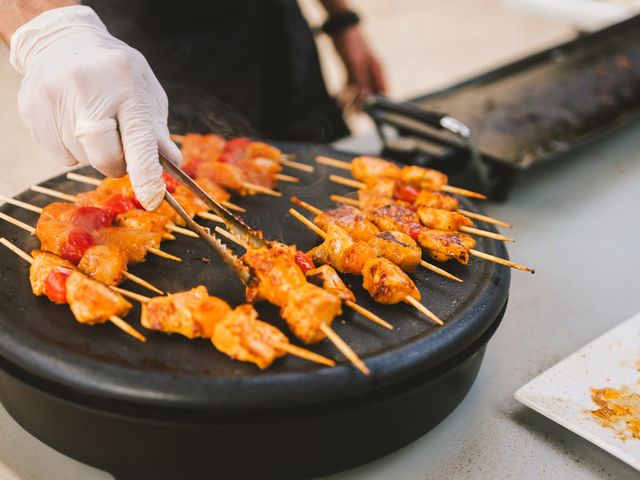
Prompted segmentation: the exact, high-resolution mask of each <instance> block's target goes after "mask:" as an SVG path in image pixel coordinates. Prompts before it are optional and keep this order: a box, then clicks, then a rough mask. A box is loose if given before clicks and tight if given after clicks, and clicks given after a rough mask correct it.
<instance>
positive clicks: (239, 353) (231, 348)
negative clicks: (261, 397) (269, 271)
mask: <svg viewBox="0 0 640 480" xmlns="http://www.w3.org/2000/svg"><path fill="white" fill-rule="evenodd" d="M211 342H212V343H213V345H214V346H215V347H216V348H217V349H218V350H220V351H221V352H222V353H225V354H227V355H228V356H229V357H231V358H233V359H234V360H241V361H244V362H251V363H255V364H256V365H257V366H258V367H260V368H261V369H265V368H267V367H268V366H269V365H271V364H272V363H273V362H274V361H275V360H276V359H278V358H279V357H282V356H283V355H284V354H285V351H284V350H282V349H281V348H279V346H280V345H283V344H287V343H289V340H288V339H287V337H285V336H284V334H283V333H282V332H281V331H280V330H278V329H277V328H275V327H274V326H272V325H269V324H268V323H265V322H262V321H260V320H258V313H257V312H256V311H255V309H254V308H253V307H252V306H251V305H240V306H238V307H237V308H235V309H234V310H231V311H230V312H229V313H227V314H226V315H225V317H224V319H222V320H221V321H219V322H218V323H216V325H215V327H214V329H213V336H212V337H211Z"/></svg>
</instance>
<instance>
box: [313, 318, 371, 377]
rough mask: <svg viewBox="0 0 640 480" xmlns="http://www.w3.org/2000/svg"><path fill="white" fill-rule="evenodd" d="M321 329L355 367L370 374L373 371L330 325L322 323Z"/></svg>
mask: <svg viewBox="0 0 640 480" xmlns="http://www.w3.org/2000/svg"><path fill="white" fill-rule="evenodd" d="M320 330H322V333H324V334H325V335H326V336H327V338H328V339H329V340H331V342H332V343H333V344H334V345H335V346H336V348H337V349H338V350H340V353H342V354H343V355H344V356H345V357H347V359H348V360H349V361H350V362H351V363H353V364H354V365H355V367H356V368H357V369H358V370H360V371H361V372H362V373H364V374H365V375H369V374H370V373H371V372H370V371H369V368H368V367H367V366H366V365H365V364H364V362H363V361H362V360H360V357H359V356H358V355H357V354H356V352H354V351H353V350H352V349H351V347H350V346H349V345H347V344H346V342H345V341H344V340H342V338H340V336H339V335H338V334H337V333H336V332H334V331H333V330H332V329H331V327H330V326H328V325H326V324H324V323H323V324H322V325H320Z"/></svg>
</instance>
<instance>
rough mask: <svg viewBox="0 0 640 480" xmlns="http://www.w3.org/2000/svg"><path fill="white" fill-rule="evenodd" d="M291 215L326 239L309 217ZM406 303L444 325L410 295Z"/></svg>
mask: <svg viewBox="0 0 640 480" xmlns="http://www.w3.org/2000/svg"><path fill="white" fill-rule="evenodd" d="M289 213H290V214H291V215H292V216H293V217H295V218H296V219H298V220H299V221H300V222H301V223H302V224H303V225H304V226H306V227H307V228H309V229H311V230H313V231H314V232H316V233H317V234H318V235H320V236H321V237H322V238H326V236H327V235H326V233H325V232H324V231H322V230H320V228H319V227H318V226H317V225H315V224H314V223H313V222H312V221H311V220H309V219H308V218H307V217H305V216H304V215H302V214H301V213H300V212H298V211H296V210H295V209H293V208H290V209H289ZM318 231H319V232H321V233H322V234H320V233H319V232H318ZM425 263H426V262H425ZM405 301H406V302H407V303H410V304H411V305H413V306H415V304H416V303H418V304H419V305H420V307H422V308H418V307H416V308H417V309H418V311H420V312H421V313H423V314H425V315H426V316H427V317H429V318H430V319H431V320H433V321H434V322H436V323H438V324H439V325H444V323H443V322H442V320H440V319H439V318H438V317H437V316H436V315H435V314H434V313H433V312H431V310H429V309H428V308H427V307H425V306H424V305H422V304H421V303H420V302H418V301H417V300H416V299H415V298H413V297H411V296H410V295H408V296H407V297H405Z"/></svg>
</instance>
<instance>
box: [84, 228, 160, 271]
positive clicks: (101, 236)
mask: <svg viewBox="0 0 640 480" xmlns="http://www.w3.org/2000/svg"><path fill="white" fill-rule="evenodd" d="M94 238H95V242H96V245H113V246H116V247H118V248H120V249H121V250H122V251H123V252H124V253H125V254H126V255H127V259H128V262H129V263H140V262H142V261H143V260H144V258H145V256H146V255H147V249H148V248H149V247H153V248H158V247H159V246H160V242H161V241H162V234H161V233H158V232H140V231H137V230H131V229H128V228H122V227H107V228H101V229H99V230H96V231H95V232H94Z"/></svg>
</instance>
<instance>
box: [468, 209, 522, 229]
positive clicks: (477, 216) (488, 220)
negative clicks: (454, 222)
mask: <svg viewBox="0 0 640 480" xmlns="http://www.w3.org/2000/svg"><path fill="white" fill-rule="evenodd" d="M458 213H461V214H463V215H464V216H466V217H469V218H473V219H474V220H480V221H481V222H486V223H492V224H494V225H500V226H501V227H506V228H513V225H509V224H508V223H506V222H503V221H502V220H498V219H497V218H493V217H488V216H486V215H480V214H479V213H474V212H470V211H469V210H462V209H460V208H459V209H458Z"/></svg>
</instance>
